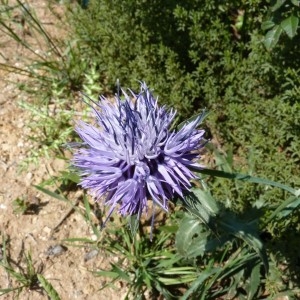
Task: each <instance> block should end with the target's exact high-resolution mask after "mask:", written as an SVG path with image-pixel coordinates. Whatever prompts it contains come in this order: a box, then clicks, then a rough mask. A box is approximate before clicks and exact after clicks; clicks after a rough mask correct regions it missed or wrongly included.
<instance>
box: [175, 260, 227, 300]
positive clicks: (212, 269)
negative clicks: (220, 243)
mask: <svg viewBox="0 0 300 300" xmlns="http://www.w3.org/2000/svg"><path fill="white" fill-rule="evenodd" d="M220 270H222V268H219V267H216V266H213V260H211V261H210V263H209V265H208V266H206V269H205V270H204V271H202V272H201V273H200V274H199V276H198V278H197V279H196V280H195V281H194V282H193V283H192V284H191V286H190V288H189V289H188V290H187V291H186V292H185V293H184V295H183V296H182V298H181V300H187V299H190V298H189V296H191V295H192V294H193V292H195V291H197V290H198V291H204V292H205V282H206V280H207V279H208V278H209V277H211V276H212V275H213V274H215V273H217V272H218V271H220ZM201 285H202V287H203V288H201V289H200V287H201ZM202 295H203V293H202ZM198 299H200V295H199V297H198Z"/></svg>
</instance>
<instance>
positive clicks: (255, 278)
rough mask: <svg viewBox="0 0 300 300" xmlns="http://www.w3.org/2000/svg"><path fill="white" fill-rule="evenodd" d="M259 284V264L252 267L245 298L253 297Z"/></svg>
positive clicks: (249, 299) (250, 299) (250, 298)
mask: <svg viewBox="0 0 300 300" xmlns="http://www.w3.org/2000/svg"><path fill="white" fill-rule="evenodd" d="M259 284H260V264H256V266H255V267H254V268H253V269H252V272H251V276H250V283H249V291H248V297H247V300H252V299H254V296H255V295H256V293H257V290H258V288H259Z"/></svg>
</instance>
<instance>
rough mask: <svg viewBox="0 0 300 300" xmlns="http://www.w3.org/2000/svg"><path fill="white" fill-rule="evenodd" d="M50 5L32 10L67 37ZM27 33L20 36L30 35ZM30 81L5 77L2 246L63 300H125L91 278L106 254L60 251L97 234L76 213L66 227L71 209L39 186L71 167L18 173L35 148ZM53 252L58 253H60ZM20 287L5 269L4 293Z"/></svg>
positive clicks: (8, 44) (0, 122) (0, 77)
mask: <svg viewBox="0 0 300 300" xmlns="http://www.w3.org/2000/svg"><path fill="white" fill-rule="evenodd" d="M9 2H10V1H9ZM46 3H47V1H31V2H30V5H31V6H32V7H33V8H34V9H35V10H36V11H37V14H38V15H39V17H41V18H42V20H43V21H44V22H45V24H48V25H47V26H48V27H47V30H50V31H52V32H54V33H55V34H62V35H63V32H59V30H58V29H57V28H56V27H55V25H54V24H55V23H54V22H53V21H52V20H51V15H49V12H48V11H47V6H46ZM14 17H16V18H17V17H18V16H14ZM25 25H26V24H25ZM20 28H21V27H20ZM24 28H25V27H23V28H21V29H20V30H30V28H29V29H26V28H25V29H24ZM25 34H26V32H25ZM29 38H30V37H29ZM0 45H1V48H0V50H1V54H2V56H0V62H1V63H5V60H6V62H7V61H9V62H10V63H13V64H18V63H20V62H18V57H20V55H21V56H22V55H25V54H24V53H22V51H23V50H22V49H20V48H19V47H18V46H17V45H16V44H15V43H14V42H13V41H11V40H9V39H8V38H7V37H6V36H4V35H3V33H2V32H0ZM26 80H27V79H26V78H25V77H21V76H19V75H16V74H14V73H5V72H3V71H0V91H1V92H0V178H1V186H0V235H1V236H0V244H1V243H2V241H3V240H4V239H6V241H7V245H6V246H7V250H8V257H9V259H10V261H11V262H12V264H13V265H14V266H15V269H16V270H18V269H19V268H24V266H25V265H24V254H27V253H28V252H30V253H31V256H32V259H33V262H34V266H35V267H36V268H37V269H39V270H40V271H41V274H42V275H43V276H44V277H45V278H46V279H47V280H48V281H49V282H50V283H51V284H52V285H53V286H54V288H55V289H56V291H57V292H58V294H59V296H60V297H61V299H91V300H93V299H106V300H109V299H122V298H124V295H125V292H126V291H124V290H123V291H122V290H121V288H116V289H111V288H107V289H104V290H103V291H100V292H99V291H98V290H99V289H100V288H101V287H102V286H103V285H104V284H105V283H106V282H105V278H102V277H98V278H97V277H95V276H94V275H93V274H92V273H91V272H90V271H95V270H99V269H103V268H105V267H107V264H108V262H107V261H108V259H107V256H106V254H104V253H98V255H97V256H95V257H93V258H92V259H90V260H88V261H85V259H84V257H85V255H86V253H88V252H89V251H90V250H91V249H88V248H79V247H72V246H68V247H66V248H59V247H60V246H59V245H62V240H63V239H66V238H71V237H86V238H93V235H92V232H91V229H90V228H89V227H88V225H87V224H86V222H84V220H83V218H82V216H81V215H80V214H78V213H76V212H72V213H71V214H70V215H69V216H67V217H66V218H65V219H64V221H63V222H62V223H61V224H60V221H61V220H62V219H63V218H64V217H65V216H66V214H67V212H68V211H69V209H70V206H69V205H68V204H66V203H64V202H62V201H59V200H56V199H54V198H50V197H48V196H47V195H45V194H44V193H41V192H39V191H38V190H37V189H36V188H35V187H34V186H33V185H36V184H40V183H41V181H42V180H44V179H48V178H49V176H50V175H54V174H57V172H58V171H59V170H63V169H64V168H65V167H66V166H65V163H64V162H63V161H62V160H59V159H50V160H45V159H44V160H42V161H41V162H40V163H39V165H38V166H30V168H29V169H28V170H26V171H25V172H22V173H20V172H19V171H18V170H19V164H20V163H21V162H22V160H23V159H24V158H25V157H26V155H27V153H28V150H29V149H30V147H32V144H31V142H30V140H29V139H28V135H30V130H29V128H28V126H27V124H28V122H29V121H28V120H29V117H30V115H29V113H28V112H26V111H24V110H22V109H21V108H20V107H19V105H18V101H20V100H22V101H29V102H30V101H31V100H32V99H30V97H29V98H28V96H26V95H24V94H22V93H20V92H19V91H18V90H17V89H16V86H15V84H14V83H16V82H24V83H26ZM80 196H81V192H80V191H77V192H75V193H74V194H73V195H72V196H71V201H72V202H74V203H75V202H76V200H77V199H78V198H79V197H80ZM17 198H19V199H26V201H28V202H29V203H30V204H31V205H32V207H34V208H35V209H34V210H33V211H32V213H31V214H16V213H14V211H13V209H14V207H13V201H14V200H16V199H17ZM59 224H60V225H59ZM57 225H59V226H58V228H57V230H56V231H55V233H53V232H52V229H53V228H55V227H56V226H57ZM53 247H56V248H54V251H53ZM51 249H52V250H51ZM55 250H58V251H57V252H58V254H55ZM59 250H63V251H59ZM53 252H54V253H53ZM0 254H1V253H0ZM110 259H111V258H110ZM15 285H16V282H15V281H14V280H13V279H12V278H11V277H10V276H8V274H7V272H5V271H4V269H3V268H1V267H0V287H1V288H9V287H13V286H15ZM15 296H16V295H14V294H12V293H9V294H7V295H5V296H2V298H1V299H15ZM20 299H31V300H35V299H48V297H47V295H46V294H45V293H44V294H43V293H41V292H40V291H38V290H30V289H27V290H24V291H23V292H22V293H21V295H20Z"/></svg>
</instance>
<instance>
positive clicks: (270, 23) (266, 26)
mask: <svg viewBox="0 0 300 300" xmlns="http://www.w3.org/2000/svg"><path fill="white" fill-rule="evenodd" d="M274 26H275V23H274V22H273V21H272V20H268V21H265V22H263V23H262V24H261V29H262V30H269V29H271V28H273V27H274Z"/></svg>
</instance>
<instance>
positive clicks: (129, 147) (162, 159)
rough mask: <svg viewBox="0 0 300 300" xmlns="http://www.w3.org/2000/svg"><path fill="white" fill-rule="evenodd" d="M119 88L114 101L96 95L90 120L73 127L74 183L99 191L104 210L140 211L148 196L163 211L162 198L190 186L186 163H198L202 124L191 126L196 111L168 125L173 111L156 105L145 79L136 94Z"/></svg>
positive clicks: (165, 204) (164, 202) (191, 165)
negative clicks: (75, 137) (175, 125)
mask: <svg viewBox="0 0 300 300" xmlns="http://www.w3.org/2000/svg"><path fill="white" fill-rule="evenodd" d="M122 93H123V96H122V98H123V100H122V99H121V97H119V96H116V99H115V101H114V102H112V101H108V100H107V99H105V98H104V97H100V101H99V103H97V107H96V108H94V113H95V117H96V121H97V125H96V126H94V125H90V124H87V123H84V122H79V123H78V125H77V127H76V131H77V133H78V134H79V136H80V137H81V139H82V140H83V143H81V144H80V147H79V149H78V150H77V151H76V152H75V154H74V158H73V165H74V166H76V167H77V168H78V169H79V170H80V172H81V174H80V175H81V182H80V184H81V186H82V187H83V188H86V189H88V190H89V192H90V193H91V195H92V196H93V197H94V198H95V199H96V200H99V199H101V198H102V197H105V200H104V201H105V204H106V205H108V206H110V210H109V213H108V215H110V214H111V213H112V212H113V210H114V209H116V208H117V209H118V210H119V212H120V213H121V214H122V215H135V214H137V215H138V217H140V215H141V213H142V212H144V211H147V200H148V199H152V201H153V204H154V205H155V206H159V207H160V208H161V209H163V210H165V211H167V210H168V201H169V200H170V199H171V198H172V197H173V196H174V195H175V194H177V195H179V196H181V197H183V193H184V191H186V190H189V188H190V187H191V183H190V180H191V179H193V178H195V175H194V174H193V173H192V171H191V170H190V169H192V168H201V166H200V165H199V164H198V163H197V162H195V159H196V158H199V154H198V153H199V152H197V150H198V149H199V148H200V147H202V146H203V144H204V139H203V135H204V130H198V129H196V127H197V126H198V125H199V123H200V122H201V120H202V116H198V117H197V118H196V119H194V120H193V121H191V122H189V123H186V124H184V125H183V126H182V127H181V128H180V129H179V131H177V132H175V131H171V129H170V127H171V123H172V121H173V119H174V117H175V114H176V112H175V111H173V110H167V109H166V107H164V106H162V107H159V106H158V103H157V99H155V98H154V97H153V95H152V93H151V92H150V91H149V89H148V88H147V86H146V84H145V83H142V84H141V91H140V93H139V94H135V93H133V92H131V91H130V95H127V94H126V93H125V92H124V91H122Z"/></svg>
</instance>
